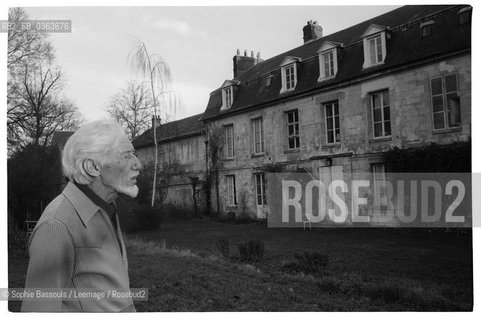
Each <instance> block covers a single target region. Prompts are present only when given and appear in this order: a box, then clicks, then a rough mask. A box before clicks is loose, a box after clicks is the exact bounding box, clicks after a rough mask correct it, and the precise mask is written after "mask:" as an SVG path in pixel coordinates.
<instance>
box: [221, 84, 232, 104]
mask: <svg viewBox="0 0 481 320" xmlns="http://www.w3.org/2000/svg"><path fill="white" fill-rule="evenodd" d="M222 102H223V103H222V104H223V106H224V108H225V109H229V108H230V107H231V106H232V86H229V87H227V88H224V89H222Z"/></svg>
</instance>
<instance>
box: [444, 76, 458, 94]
mask: <svg viewBox="0 0 481 320" xmlns="http://www.w3.org/2000/svg"><path fill="white" fill-rule="evenodd" d="M445 80H446V93H448V92H456V91H458V86H457V84H456V75H454V74H453V75H450V76H447V77H446V78H445Z"/></svg>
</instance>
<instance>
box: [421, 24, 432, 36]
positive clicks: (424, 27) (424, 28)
mask: <svg viewBox="0 0 481 320" xmlns="http://www.w3.org/2000/svg"><path fill="white" fill-rule="evenodd" d="M433 24H434V21H433V20H429V21H426V22H423V23H421V26H420V28H421V37H422V38H425V37H429V36H430V35H431V32H432V28H433Z"/></svg>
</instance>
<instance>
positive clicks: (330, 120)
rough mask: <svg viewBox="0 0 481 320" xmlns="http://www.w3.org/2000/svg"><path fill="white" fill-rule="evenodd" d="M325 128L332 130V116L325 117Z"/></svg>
mask: <svg viewBox="0 0 481 320" xmlns="http://www.w3.org/2000/svg"><path fill="white" fill-rule="evenodd" d="M326 124H327V130H332V118H328V119H326Z"/></svg>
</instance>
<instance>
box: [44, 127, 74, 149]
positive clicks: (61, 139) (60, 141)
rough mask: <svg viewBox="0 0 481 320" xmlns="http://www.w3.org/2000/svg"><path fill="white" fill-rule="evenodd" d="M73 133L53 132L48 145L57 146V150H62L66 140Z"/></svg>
mask: <svg viewBox="0 0 481 320" xmlns="http://www.w3.org/2000/svg"><path fill="white" fill-rule="evenodd" d="M74 132H75V131H55V132H54V133H53V136H52V141H51V142H50V145H52V146H55V145H57V146H58V147H59V148H63V146H65V144H66V143H67V140H68V139H69V138H70V137H71V136H72V135H73V134H74Z"/></svg>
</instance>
